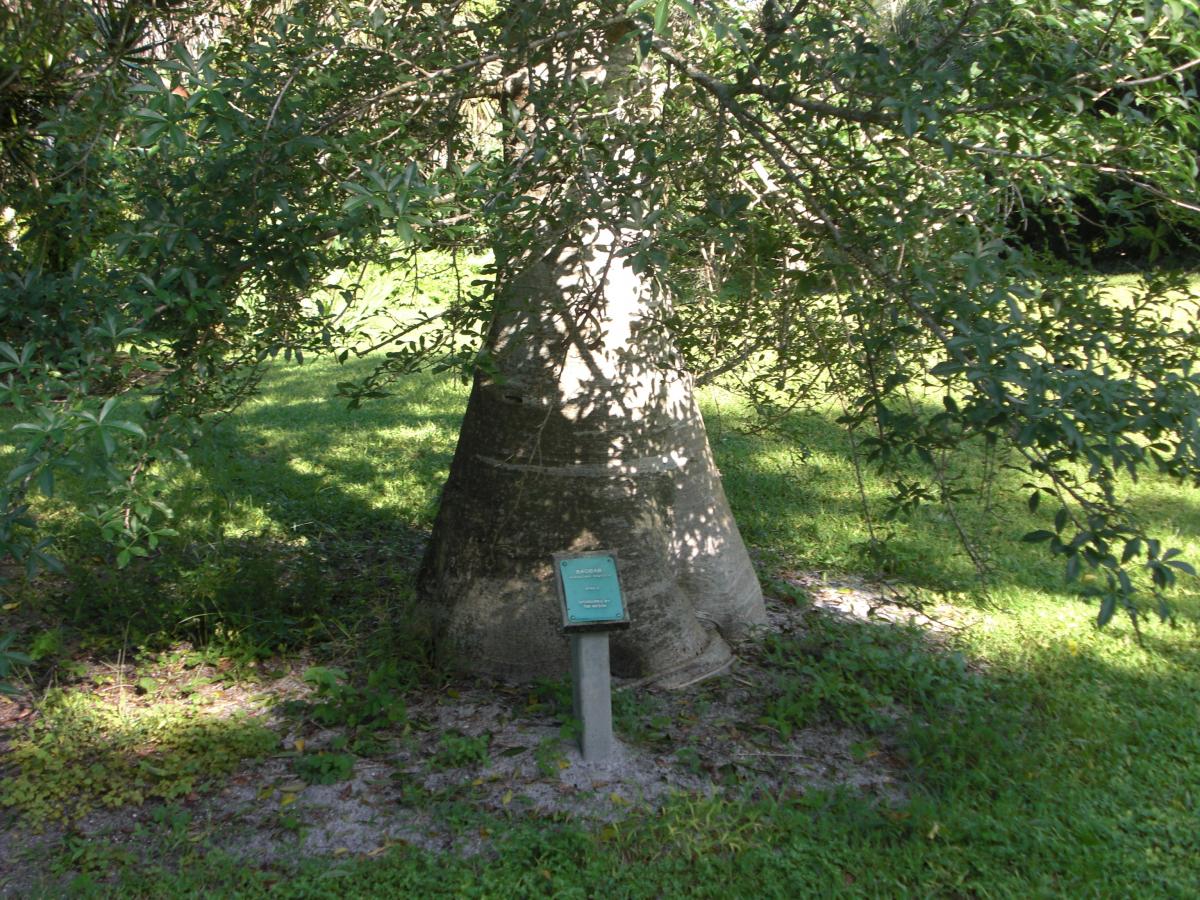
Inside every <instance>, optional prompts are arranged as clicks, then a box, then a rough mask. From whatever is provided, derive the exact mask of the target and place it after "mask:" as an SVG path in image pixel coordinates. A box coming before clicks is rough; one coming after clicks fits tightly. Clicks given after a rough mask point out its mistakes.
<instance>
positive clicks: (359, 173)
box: [0, 0, 1200, 622]
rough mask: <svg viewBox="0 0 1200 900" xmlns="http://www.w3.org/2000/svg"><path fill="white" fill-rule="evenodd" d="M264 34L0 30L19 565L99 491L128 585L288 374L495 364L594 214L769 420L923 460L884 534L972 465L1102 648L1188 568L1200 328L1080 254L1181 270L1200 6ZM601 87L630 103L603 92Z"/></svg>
mask: <svg viewBox="0 0 1200 900" xmlns="http://www.w3.org/2000/svg"><path fill="white" fill-rule="evenodd" d="M280 9H281V8H280V7H279V6H278V5H273V4H268V3H265V2H253V3H250V4H228V5H221V4H217V5H215V6H214V5H212V4H205V5H204V6H203V7H200V6H196V7H195V8H193V6H192V5H191V4H190V3H189V2H188V0H67V2H54V3H50V2H48V0H17V2H15V3H10V4H9V5H8V7H7V8H6V11H5V12H4V13H3V14H2V16H3V18H2V19H0V48H2V49H0V141H2V154H0V157H2V158H0V179H2V180H3V191H2V196H3V198H4V200H3V204H4V207H5V209H4V224H3V226H2V227H3V230H4V235H3V240H0V335H2V337H3V341H2V342H0V402H2V403H4V404H5V405H7V406H10V407H13V408H15V409H17V410H18V411H19V412H20V413H21V418H22V422H21V424H19V425H18V426H17V429H18V430H19V432H20V434H21V436H22V443H23V448H22V451H21V457H20V460H19V461H18V463H17V465H16V466H15V468H13V470H12V471H11V472H10V473H9V475H8V477H7V481H6V484H5V487H4V490H3V494H2V497H0V500H2V503H3V512H2V513H0V515H2V518H0V550H2V551H4V552H7V553H9V554H12V555H14V556H16V557H17V558H18V559H19V560H22V561H24V562H25V563H26V565H27V567H28V569H29V571H30V572H31V573H32V572H34V571H36V569H37V568H38V567H39V566H43V565H52V564H53V557H52V556H51V555H50V554H49V553H48V549H47V547H46V544H45V542H44V541H43V540H42V537H41V534H40V532H39V531H38V530H37V526H36V523H35V522H34V521H33V520H32V518H31V517H30V516H29V512H28V504H27V500H28V498H29V497H30V495H31V494H32V493H34V492H39V491H40V492H42V493H45V494H49V493H51V492H53V491H54V489H55V481H56V478H57V477H58V476H60V475H62V474H63V473H66V472H70V473H84V474H88V475H90V476H91V477H93V478H95V477H99V479H100V481H101V482H102V483H104V484H106V485H107V489H106V491H105V492H104V493H103V494H102V495H100V496H98V497H97V498H96V499H95V503H94V505H93V507H92V508H91V509H90V510H89V514H90V515H91V516H93V517H94V518H95V520H96V521H97V522H98V523H99V525H100V526H101V527H102V529H103V531H104V533H105V535H106V536H107V537H108V538H109V539H110V540H111V541H112V542H113V543H114V545H115V548H116V554H117V562H118V564H120V565H124V564H126V563H127V562H128V561H129V560H130V559H131V558H132V557H133V556H139V555H146V554H147V553H149V552H150V551H152V550H153V549H154V548H155V546H156V545H157V543H158V542H159V541H160V540H161V539H162V538H164V537H167V536H170V534H171V530H170V526H169V519H170V511H169V509H168V508H167V507H166V505H165V503H164V501H163V497H162V495H161V492H160V488H161V485H160V484H159V483H158V482H157V481H156V477H157V474H156V473H157V469H158V464H159V463H161V461H162V460H165V459H169V458H173V457H175V456H185V455H186V452H187V449H188V447H189V446H190V445H191V443H192V442H193V441H194V440H195V439H196V437H197V435H198V434H199V429H200V427H201V426H202V425H203V424H204V423H205V422H207V421H211V420H212V418H213V417H214V416H218V415H220V414H221V413H223V412H226V411H228V410H230V409H232V408H234V407H236V405H237V404H238V403H239V402H241V401H242V400H243V399H244V398H245V397H247V396H248V395H250V394H251V393H252V392H253V391H254V390H255V387H256V385H257V381H258V377H259V375H260V374H261V371H262V367H263V366H264V364H265V363H266V362H267V361H268V360H269V359H271V358H273V357H275V356H277V355H279V354H283V355H284V356H285V357H292V356H295V358H296V359H298V360H299V359H303V358H304V357H305V356H306V355H310V354H316V353H328V354H335V355H337V356H338V358H340V359H343V360H344V359H346V358H347V357H348V356H349V355H350V354H361V353H367V352H370V351H371V350H376V349H379V348H381V347H386V348H387V349H388V351H389V352H388V353H387V355H386V356H384V357H382V359H383V362H381V364H380V365H379V367H378V369H377V370H376V371H375V372H374V373H373V374H372V375H371V376H370V377H369V378H367V379H366V380H365V381H363V382H360V383H345V384H343V385H341V388H340V389H341V392H342V393H343V394H344V395H346V396H347V397H348V398H349V399H350V400H351V402H352V403H357V402H361V401H362V400H363V399H365V398H369V397H371V396H377V395H379V394H380V393H382V392H383V391H384V390H385V389H386V385H387V383H388V381H389V380H390V379H391V378H395V377H399V376H401V375H403V374H405V373H407V372H411V371H414V370H417V369H420V368H428V367H443V368H454V369H458V370H460V371H462V372H464V373H469V372H470V370H471V369H472V368H473V367H474V366H475V365H476V364H483V365H486V363H487V357H486V352H485V351H484V352H483V353H482V354H481V350H482V349H484V348H483V347H482V345H483V343H484V335H485V334H486V331H487V326H488V322H489V319H490V316H491V314H492V312H493V298H494V297H495V296H496V295H497V293H498V292H497V291H496V285H497V284H501V285H502V284H503V283H504V282H505V280H506V279H507V278H509V277H510V276H511V274H513V273H515V272H517V271H519V270H520V269H521V267H522V266H523V265H524V264H525V262H526V261H527V260H528V259H529V258H530V256H531V255H532V254H536V253H537V252H539V248H544V247H545V245H546V241H547V239H548V237H547V236H548V235H550V236H554V239H568V236H569V235H570V234H571V233H572V232H573V229H577V228H578V227H579V225H580V223H581V222H584V221H590V222H593V223H594V222H597V221H599V222H602V223H606V224H609V225H611V226H613V227H614V231H616V232H618V233H621V234H622V235H625V236H626V238H627V239H626V246H624V247H623V248H622V254H623V255H624V256H625V257H627V259H628V262H629V264H630V265H631V266H632V267H633V268H634V269H635V270H637V271H638V272H640V273H642V274H643V275H644V276H645V277H646V278H649V279H652V280H653V282H654V284H655V285H656V286H657V287H658V288H659V289H661V290H663V291H667V292H669V293H670V294H671V295H672V296H673V297H674V300H675V302H674V307H673V309H674V311H673V313H672V318H671V320H670V321H669V322H667V323H664V325H666V326H669V327H670V328H671V329H672V333H673V335H674V337H675V339H676V341H677V343H678V344H679V346H680V348H681V350H682V351H683V352H684V354H685V357H686V359H687V361H688V363H689V365H690V366H692V368H693V369H694V371H696V372H697V373H698V376H699V378H700V379H701V380H712V379H720V380H722V382H723V383H726V384H728V385H731V386H734V387H740V388H741V389H743V390H745V391H747V392H748V393H749V394H750V395H751V396H752V398H753V399H754V401H755V402H756V403H757V404H758V405H759V407H760V408H761V409H762V410H763V411H764V413H766V414H768V415H771V414H775V413H778V412H780V411H782V410H786V409H788V408H791V407H792V406H794V405H795V404H797V403H805V402H818V401H820V400H822V399H823V398H827V397H829V396H831V395H832V396H834V397H835V398H837V400H838V402H839V403H840V404H841V406H842V408H843V410H844V415H843V417H842V420H841V421H842V423H843V424H844V425H845V426H846V427H847V428H848V429H850V430H851V432H852V434H853V435H854V437H855V446H856V447H857V448H858V449H859V451H861V453H862V455H863V457H864V460H870V461H872V462H874V463H876V464H878V465H881V466H885V467H886V466H888V465H889V464H890V463H891V462H893V461H895V460H898V459H901V458H903V457H911V456H915V457H917V458H919V459H921V460H923V461H924V462H925V463H926V465H927V469H928V472H929V477H928V479H926V480H924V481H920V482H906V481H904V480H903V479H897V482H896V496H895V497H894V498H893V506H894V509H896V510H904V509H908V508H911V507H912V506H913V505H915V504H917V503H920V502H925V501H929V500H938V501H941V502H946V503H953V502H954V499H955V498H956V497H957V496H959V495H960V493H961V490H962V487H961V485H960V484H959V483H958V482H956V481H955V480H954V479H953V478H952V477H951V476H950V475H949V474H948V470H947V468H946V465H945V459H946V457H947V455H948V454H950V453H952V451H953V450H954V449H955V448H956V447H958V446H960V445H961V444H963V442H965V441H967V440H970V439H980V440H984V441H987V442H988V443H989V444H994V445H997V446H1002V447H1005V448H1007V450H1008V451H1009V452H1010V455H1011V459H1013V460H1014V461H1015V463H1014V464H1016V465H1017V466H1018V467H1019V468H1020V469H1021V470H1022V471H1023V472H1024V473H1025V475H1026V480H1027V486H1028V489H1029V495H1028V497H1029V499H1028V503H1029V504H1030V506H1031V508H1039V507H1040V505H1045V507H1046V509H1047V514H1048V521H1047V527H1046V529H1044V530H1041V531H1036V532H1033V533H1031V534H1030V535H1027V537H1026V539H1027V540H1031V541H1044V542H1046V543H1047V545H1048V547H1049V549H1050V551H1051V552H1053V553H1056V554H1060V555H1062V556H1063V557H1064V559H1065V561H1066V566H1067V572H1068V575H1069V576H1071V577H1074V576H1076V575H1078V574H1079V573H1080V571H1081V570H1082V569H1083V568H1085V567H1091V568H1095V569H1098V570H1099V571H1100V572H1101V573H1102V576H1103V577H1102V578H1101V579H1099V580H1098V581H1097V582H1096V583H1097V584H1098V585H1099V586H1098V587H1095V588H1092V589H1091V590H1093V591H1094V592H1095V593H1096V594H1098V595H1099V604H1100V620H1101V622H1103V621H1106V620H1107V619H1108V618H1109V617H1111V615H1112V614H1113V611H1114V610H1115V609H1116V608H1117V607H1118V606H1124V607H1125V608H1127V609H1128V610H1129V611H1130V612H1134V611H1135V610H1136V609H1137V608H1138V607H1137V601H1136V598H1137V597H1138V596H1142V595H1143V594H1144V593H1145V591H1147V590H1148V592H1149V595H1150V596H1152V597H1155V598H1157V599H1158V601H1159V602H1160V605H1161V603H1162V591H1163V590H1164V589H1165V588H1167V587H1169V585H1170V584H1171V583H1172V581H1173V580H1174V578H1175V575H1176V573H1177V572H1180V571H1182V572H1188V573H1190V572H1191V568H1190V566H1189V565H1188V564H1187V563H1186V562H1184V561H1183V560H1181V559H1179V558H1178V554H1177V553H1176V552H1175V551H1172V550H1170V549H1168V548H1166V547H1165V546H1164V545H1163V544H1162V543H1161V542H1160V541H1159V540H1157V539H1156V538H1155V537H1154V536H1153V535H1152V534H1150V533H1148V532H1147V531H1146V530H1145V529H1144V528H1143V526H1142V525H1141V524H1140V523H1138V522H1137V521H1136V520H1135V519H1134V518H1133V517H1132V516H1131V515H1130V513H1129V511H1128V510H1127V509H1126V508H1125V507H1124V506H1123V505H1122V502H1121V498H1120V491H1119V485H1120V480H1121V478H1122V477H1125V476H1129V477H1136V476H1137V474H1138V473H1139V472H1141V471H1144V470H1145V469H1146V468H1147V467H1150V468H1156V469H1158V470H1160V471H1162V472H1165V473H1167V474H1168V475H1170V476H1171V477H1174V478H1177V479H1180V480H1186V481H1190V482H1196V481H1197V480H1198V479H1200V430H1198V425H1197V422H1198V418H1200V374H1198V373H1197V372H1196V366H1195V358H1196V349H1197V346H1198V343H1200V338H1198V335H1197V330H1196V324H1195V323H1196V321H1197V318H1196V315H1195V313H1196V310H1195V305H1196V304H1195V298H1194V297H1187V296H1186V295H1185V293H1181V292H1185V291H1186V284H1185V283H1184V282H1183V281H1182V280H1181V279H1179V278H1173V277H1172V276H1170V275H1156V276H1154V277H1147V278H1146V279H1145V281H1144V284H1143V289H1142V290H1141V291H1139V292H1138V293H1137V294H1136V295H1135V296H1133V297H1132V298H1129V299H1127V300H1123V301H1121V302H1115V301H1114V300H1113V299H1112V298H1109V297H1106V296H1105V295H1104V294H1103V292H1102V290H1101V289H1100V286H1099V284H1098V282H1097V281H1096V279H1094V278H1090V277H1087V273H1086V262H1087V258H1088V255H1089V254H1094V253H1096V252H1098V251H1105V250H1107V251H1110V252H1116V251H1119V250H1122V249H1126V250H1128V249H1135V250H1137V251H1139V252H1142V253H1144V254H1145V256H1146V258H1148V259H1149V260H1150V261H1153V260H1154V259H1155V257H1157V256H1158V255H1159V254H1161V253H1163V252H1165V251H1167V250H1173V251H1180V250H1182V251H1188V250H1189V249H1190V248H1192V244H1191V241H1192V238H1193V237H1194V235H1195V234H1196V233H1197V232H1196V227H1197V224H1198V220H1200V205H1198V204H1197V201H1196V199H1195V198H1196V196H1197V191H1196V181H1197V148H1198V146H1200V137H1198V135H1200V105H1198V101H1197V85H1198V82H1197V77H1198V75H1200V4H1197V3H1196V2H1195V0H1168V2H1158V0H1147V2H1146V3H1144V4H1136V5H1130V4H1125V3H1119V2H1113V0H1092V2H1083V3H1063V2H1057V0H1004V2H997V3H976V2H968V3H962V2H950V0H909V2H903V0H875V2H867V0H860V2H849V3H847V2H833V0H807V2H805V0H801V2H797V3H780V2H777V0H767V2H766V3H762V4H757V3H756V4H749V3H743V2H735V0H713V2H701V0H693V2H685V0H633V2H632V3H630V2H628V0H621V2H612V0H589V2H586V3H577V2H565V0H552V2H543V3H533V2H523V0H513V2H504V3H497V2H484V0H456V2H437V3H425V2H417V0H382V2H372V3H369V4H365V3H355V2H333V0H330V2H326V0H314V2H300V3H293V4H285V5H284V6H283V7H282V12H281V11H280ZM622 54H624V55H622ZM614 59H622V60H625V59H628V67H630V68H628V72H629V75H628V77H629V79H630V83H637V84H640V85H641V87H642V88H644V89H641V88H639V89H637V90H633V89H630V90H625V91H614V90H612V89H611V88H606V87H605V86H604V84H603V81H604V79H605V77H606V75H607V73H608V72H609V71H610V70H611V68H612V60H614ZM623 65H624V63H623ZM1088 220H1091V221H1090V222H1089V221H1088ZM1034 231H1039V232H1047V233H1054V234H1055V235H1057V237H1056V242H1057V248H1058V251H1059V252H1058V253H1057V255H1056V256H1051V255H1049V254H1048V253H1045V252H1042V251H1041V250H1039V249H1038V246H1039V245H1038V243H1037V242H1035V241H1032V240H1030V239H1029V236H1030V234H1032V233H1033V232H1034ZM484 247H492V248H495V250H496V264H495V271H494V272H493V273H492V274H493V276H494V277H493V278H491V279H490V280H489V283H488V284H485V285H482V286H478V285H476V286H474V287H473V288H472V289H471V290H469V291H466V292H464V293H462V294H461V295H460V296H459V298H458V299H457V300H456V301H455V302H453V303H451V304H449V305H448V306H447V307H446V308H444V309H440V310H426V311H423V312H421V313H419V314H415V315H414V314H412V313H411V312H410V313H409V314H407V315H397V317H396V318H395V319H394V320H393V321H392V322H391V324H390V325H388V326H387V327H380V326H379V325H378V324H376V325H375V326H373V327H370V328H368V327H365V326H364V325H363V324H362V321H361V320H360V319H357V318H356V317H355V310H356V309H357V308H358V306H359V301H360V300H361V293H362V291H361V273H362V272H363V271H364V267H365V266H367V265H369V264H382V265H388V266H397V265H402V264H404V263H405V262H406V261H408V262H410V263H411V262H412V261H413V260H414V259H415V258H416V254H417V252H418V251H420V250H424V249H431V248H434V249H441V250H452V251H459V250H472V249H479V248H484ZM580 314H586V309H584V308H582V307H581V309H580ZM930 390H932V391H934V392H935V393H936V394H938V395H940V397H941V400H942V403H941V406H940V407H939V408H936V409H929V408H928V407H927V406H925V405H922V403H921V402H920V396H924V395H925V394H926V393H928V392H929V391H930ZM1139 589H1142V592H1143V593H1142V594H1139ZM1161 609H1162V610H1164V611H1165V607H1161Z"/></svg>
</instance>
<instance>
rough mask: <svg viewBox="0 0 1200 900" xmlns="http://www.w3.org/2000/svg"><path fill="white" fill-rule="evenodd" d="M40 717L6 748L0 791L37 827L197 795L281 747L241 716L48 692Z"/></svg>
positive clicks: (256, 723)
mask: <svg viewBox="0 0 1200 900" xmlns="http://www.w3.org/2000/svg"><path fill="white" fill-rule="evenodd" d="M39 712H40V716H39V717H38V719H37V720H36V721H35V722H34V723H33V724H32V725H31V726H29V727H28V728H27V729H25V731H24V732H23V733H20V734H18V735H17V736H16V737H15V738H14V740H13V741H12V744H11V746H10V748H9V752H8V754H7V757H6V759H5V760H4V765H5V767H6V768H7V769H8V770H9V771H8V773H7V777H5V778H4V780H3V782H0V804H3V805H5V806H9V807H14V808H16V809H17V810H19V811H20V812H21V813H22V814H24V815H25V816H26V817H28V819H29V820H30V821H31V822H32V823H34V824H35V825H39V826H40V825H44V824H46V823H49V822H59V823H64V824H65V823H69V822H71V821H72V820H74V819H76V818H78V817H79V816H81V815H83V814H85V813H87V812H90V811H92V810H93V809H98V808H109V809H115V808H119V807H124V806H129V805H135V806H138V805H141V804H142V803H144V802H146V801H147V800H152V799H154V800H166V801H169V800H176V799H179V798H181V797H187V796H190V795H193V794H195V793H196V792H198V791H202V790H204V789H205V788H206V787H208V786H210V785H211V784H213V783H214V781H215V779H217V778H218V777H219V776H221V775H223V774H226V773H229V772H232V771H233V770H234V769H236V768H237V767H238V766H240V765H242V764H243V763H244V762H245V761H247V760H252V759H259V758H261V757H263V756H265V755H266V754H267V753H269V752H270V751H271V750H272V749H273V748H274V747H275V746H276V745H277V744H278V741H279V739H278V737H277V736H276V735H275V733H274V732H272V731H271V730H269V729H268V728H266V727H265V726H263V725H262V724H261V723H260V722H259V721H257V720H255V719H253V718H248V717H246V716H239V715H235V716H232V717H229V718H215V717H212V716H206V715H202V714H198V713H197V712H196V711H195V710H193V709H189V708H187V707H183V706H179V705H174V704H156V705H153V706H148V707H131V708H129V709H125V710H121V709H119V708H114V707H113V706H112V705H111V704H109V703H107V702H105V701H104V700H103V699H100V698H97V697H95V696H92V695H90V694H86V693H81V692H76V691H65V690H53V691H50V692H48V693H47V694H46V696H45V698H44V699H43V700H42V702H41V704H40V710H39Z"/></svg>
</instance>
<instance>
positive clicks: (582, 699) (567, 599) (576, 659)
mask: <svg viewBox="0 0 1200 900" xmlns="http://www.w3.org/2000/svg"><path fill="white" fill-rule="evenodd" d="M554 571H555V582H556V583H557V584H558V598H559V600H560V601H561V603H562V617H563V630H564V631H565V632H566V633H567V634H568V635H569V636H570V638H571V692H572V694H573V695H574V699H575V717H576V718H577V719H579V722H580V724H581V725H582V726H583V727H582V732H581V734H580V736H579V750H580V752H581V753H582V754H583V758H584V760H585V761H586V762H604V761H605V760H607V759H608V758H609V757H610V756H611V755H612V751H613V746H614V743H613V730H612V677H611V674H610V670H609V665H608V632H609V631H612V630H614V629H617V628H628V627H629V610H628V609H626V608H625V599H624V597H623V596H622V595H621V576H620V573H619V572H618V571H617V556H616V554H615V553H611V552H609V551H607V550H594V551H590V552H584V553H556V554H554Z"/></svg>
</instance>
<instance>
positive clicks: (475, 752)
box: [433, 731, 492, 769]
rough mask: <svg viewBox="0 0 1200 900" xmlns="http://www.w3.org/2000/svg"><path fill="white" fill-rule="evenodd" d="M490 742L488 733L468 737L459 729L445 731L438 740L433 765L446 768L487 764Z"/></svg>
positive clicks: (490, 738) (490, 737)
mask: <svg viewBox="0 0 1200 900" xmlns="http://www.w3.org/2000/svg"><path fill="white" fill-rule="evenodd" d="M491 742H492V736H491V735H490V734H480V735H476V736H475V737H470V736H468V735H465V734H463V733H462V732H459V731H447V732H446V733H445V734H443V735H442V737H441V739H440V740H439V741H438V751H437V754H436V755H435V756H434V758H433V762H434V765H436V766H438V767H441V768H447V769H457V768H461V767H463V766H475V765H479V766H483V765H487V762H488V744H490V743H491Z"/></svg>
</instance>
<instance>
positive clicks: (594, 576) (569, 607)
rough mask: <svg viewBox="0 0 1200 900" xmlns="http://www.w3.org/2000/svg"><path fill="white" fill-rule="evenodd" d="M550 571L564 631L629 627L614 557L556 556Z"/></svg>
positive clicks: (598, 553)
mask: <svg viewBox="0 0 1200 900" xmlns="http://www.w3.org/2000/svg"><path fill="white" fill-rule="evenodd" d="M554 569H555V573H556V576H557V578H556V580H557V582H558V589H559V591H558V593H559V597H560V599H561V600H562V613H563V627H564V628H568V629H578V630H600V629H609V628H623V627H625V626H627V625H628V624H629V613H628V611H627V610H626V609H625V601H624V598H623V597H622V596H621V579H620V576H619V575H618V574H617V556H616V554H615V553H611V552H609V551H607V550H596V551H592V552H588V553H571V554H568V553H556V554H555V555H554Z"/></svg>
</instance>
